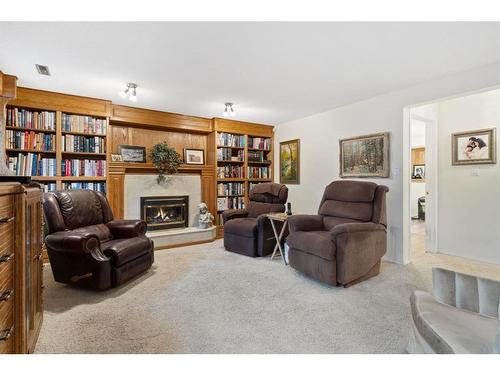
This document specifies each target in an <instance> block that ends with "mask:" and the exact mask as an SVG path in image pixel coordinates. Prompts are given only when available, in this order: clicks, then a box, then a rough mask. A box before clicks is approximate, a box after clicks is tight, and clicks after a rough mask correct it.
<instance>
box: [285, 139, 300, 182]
mask: <svg viewBox="0 0 500 375" xmlns="http://www.w3.org/2000/svg"><path fill="white" fill-rule="evenodd" d="M280 183H281V184H291V185H298V184H300V139H292V140H290V141H285V142H280Z"/></svg>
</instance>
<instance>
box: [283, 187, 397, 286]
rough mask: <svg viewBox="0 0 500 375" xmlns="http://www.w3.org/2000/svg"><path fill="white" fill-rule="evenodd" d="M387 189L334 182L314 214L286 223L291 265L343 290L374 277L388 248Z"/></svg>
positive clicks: (327, 189)
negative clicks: (287, 225)
mask: <svg viewBox="0 0 500 375" xmlns="http://www.w3.org/2000/svg"><path fill="white" fill-rule="evenodd" d="M388 191H389V189H388V188H387V186H383V185H377V184H375V183H373V182H364V181H345V180H343V181H334V182H332V183H331V184H330V185H328V186H327V187H326V189H325V192H324V194H323V199H322V200H321V203H320V206H319V210H318V214H317V215H293V216H291V217H290V218H289V219H288V224H289V230H290V235H289V236H288V237H287V238H286V242H287V244H288V246H289V251H288V257H289V262H290V265H291V266H292V267H293V268H295V269H297V270H299V271H301V272H302V273H304V274H306V275H307V276H310V277H312V278H315V279H318V280H320V281H322V282H324V283H327V284H330V285H339V284H340V285H343V286H345V287H347V286H350V285H353V284H356V283H358V282H360V281H363V280H366V279H368V278H370V277H373V276H375V275H377V274H378V273H379V271H380V262H381V261H380V259H381V258H382V256H383V255H384V254H385V252H386V249H387V217H386V193H387V192H388Z"/></svg>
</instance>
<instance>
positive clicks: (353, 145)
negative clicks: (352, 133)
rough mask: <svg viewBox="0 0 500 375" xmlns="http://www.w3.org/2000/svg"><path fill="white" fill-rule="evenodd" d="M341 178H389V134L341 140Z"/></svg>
mask: <svg viewBox="0 0 500 375" xmlns="http://www.w3.org/2000/svg"><path fill="white" fill-rule="evenodd" d="M339 143H340V177H342V178H344V177H389V133H377V134H370V135H363V136H361V137H354V138H346V139H341V140H340V141H339Z"/></svg>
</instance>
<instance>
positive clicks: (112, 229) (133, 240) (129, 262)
mask: <svg viewBox="0 0 500 375" xmlns="http://www.w3.org/2000/svg"><path fill="white" fill-rule="evenodd" d="M43 209H44V213H45V220H46V226H47V228H46V231H47V233H46V234H47V236H46V237H45V244H46V246H47V252H48V254H49V259H50V265H51V268H52V273H53V275H54V279H55V280H56V281H58V282H61V283H66V284H76V285H79V286H82V287H88V288H93V289H108V288H111V287H114V286H117V285H120V284H123V283H125V282H126V281H128V280H130V279H131V278H133V277H134V276H136V275H138V274H140V273H143V272H144V271H146V270H147V269H149V268H150V267H151V265H152V264H153V261H154V255H153V241H151V240H150V239H149V238H147V237H146V236H145V233H146V223H145V222H144V221H142V220H113V213H112V212H111V208H110V207H109V203H108V201H107V199H106V197H105V196H104V195H103V194H101V193H99V192H96V191H92V190H77V189H75V190H61V191H56V192H50V193H45V194H44V198H43Z"/></svg>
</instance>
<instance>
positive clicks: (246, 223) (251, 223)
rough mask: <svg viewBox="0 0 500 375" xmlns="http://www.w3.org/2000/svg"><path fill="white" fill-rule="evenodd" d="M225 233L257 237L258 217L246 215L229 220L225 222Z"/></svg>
mask: <svg viewBox="0 0 500 375" xmlns="http://www.w3.org/2000/svg"><path fill="white" fill-rule="evenodd" d="M224 233H231V234H234V235H237V236H243V237H250V238H253V237H256V236H257V219H255V218H250V217H245V218H239V219H232V220H229V221H227V222H226V223H225V224H224Z"/></svg>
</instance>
